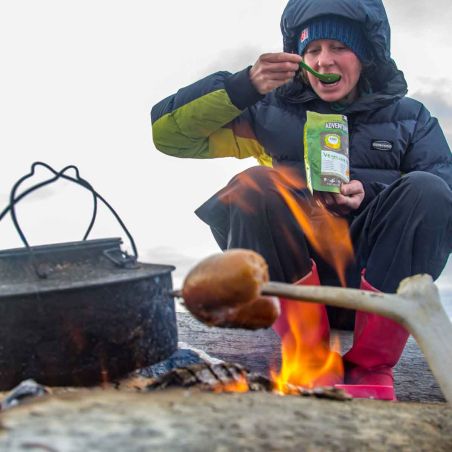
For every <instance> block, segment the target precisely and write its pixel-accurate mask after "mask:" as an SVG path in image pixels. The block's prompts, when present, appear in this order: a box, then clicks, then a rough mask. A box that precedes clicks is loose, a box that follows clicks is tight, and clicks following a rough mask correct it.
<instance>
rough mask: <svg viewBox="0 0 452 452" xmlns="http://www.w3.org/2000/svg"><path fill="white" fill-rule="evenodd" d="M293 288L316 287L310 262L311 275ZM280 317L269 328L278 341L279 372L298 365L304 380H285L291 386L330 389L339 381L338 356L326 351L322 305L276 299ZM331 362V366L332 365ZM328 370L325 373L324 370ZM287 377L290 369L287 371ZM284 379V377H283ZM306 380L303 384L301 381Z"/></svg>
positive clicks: (327, 336) (315, 274) (316, 278)
mask: <svg viewBox="0 0 452 452" xmlns="http://www.w3.org/2000/svg"><path fill="white" fill-rule="evenodd" d="M295 285H303V286H320V280H319V275H318V272H317V266H316V264H315V262H314V261H312V269H311V272H310V273H308V274H307V275H305V276H304V277H303V278H301V279H300V280H299V281H297V282H296V283H295ZM280 304H281V315H280V316H279V317H278V320H277V321H276V322H275V323H274V324H273V330H274V331H275V332H276V333H277V334H278V335H279V337H280V338H281V341H282V354H283V368H282V369H281V373H286V372H285V369H284V365H285V363H284V362H285V361H286V359H287V362H290V363H292V365H293V363H294V362H297V361H302V364H303V368H304V372H303V373H304V374H305V375H304V376H303V375H298V376H296V377H294V378H293V379H290V378H289V382H290V383H292V384H296V385H300V386H307V387H315V386H332V385H334V384H336V383H339V382H342V380H343V365H342V359H341V357H340V355H338V354H334V355H333V356H332V353H331V351H330V344H329V342H330V324H329V321H328V314H327V312H326V307H325V306H324V305H322V304H316V303H308V302H305V303H303V302H299V301H293V300H285V299H282V298H280ZM332 360H334V361H333V363H334V364H332ZM326 366H328V369H329V370H328V371H325V367H326ZM288 373H289V374H290V373H291V372H290V369H289V371H288ZM286 375H287V373H286ZM303 377H304V378H306V379H307V380H305V379H304V378H303Z"/></svg>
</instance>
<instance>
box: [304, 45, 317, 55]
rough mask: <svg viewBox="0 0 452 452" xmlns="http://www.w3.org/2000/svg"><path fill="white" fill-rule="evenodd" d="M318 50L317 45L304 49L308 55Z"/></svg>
mask: <svg viewBox="0 0 452 452" xmlns="http://www.w3.org/2000/svg"><path fill="white" fill-rule="evenodd" d="M318 52H320V49H319V48H318V47H311V48H309V49H308V50H307V51H306V53H308V54H310V55H312V54H315V53H318Z"/></svg>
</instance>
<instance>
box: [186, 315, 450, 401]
mask: <svg viewBox="0 0 452 452" xmlns="http://www.w3.org/2000/svg"><path fill="white" fill-rule="evenodd" d="M177 319H178V331H179V340H180V341H182V342H186V343H187V344H190V345H191V346H193V347H195V348H198V349H201V350H203V351H205V352H206V353H208V354H209V355H211V356H213V357H215V358H219V359H223V360H225V361H229V362H236V363H239V364H242V365H243V366H245V367H246V368H248V369H249V370H250V371H253V372H261V373H263V374H264V375H268V372H269V369H270V368H271V367H272V365H275V366H277V367H278V366H279V364H280V362H281V355H280V340H279V338H278V336H277V335H276V334H275V333H274V332H273V331H272V330H271V329H269V330H259V331H254V332H253V331H246V330H230V329H224V328H210V327H207V326H205V325H203V324H202V323H200V322H198V321H197V320H196V319H194V318H193V317H192V315H191V314H189V313H186V312H178V313H177ZM335 333H336V334H338V335H339V339H340V342H341V349H342V352H343V353H345V352H346V351H347V350H348V349H349V348H350V347H351V344H352V341H353V334H352V333H351V332H348V331H333V334H335ZM394 376H395V390H396V393H397V398H398V400H400V401H416V402H444V401H445V398H444V396H443V394H442V393H441V390H440V388H439V386H438V384H437V382H436V380H435V378H434V377H433V375H432V373H431V371H430V369H429V367H428V364H427V362H426V360H425V358H424V356H423V354H422V352H421V351H420V349H419V347H418V346H417V344H416V341H415V340H414V339H413V338H412V337H411V338H410V339H409V340H408V343H407V346H406V347H405V350H404V353H403V355H402V357H401V359H400V361H399V363H398V364H397V366H396V367H395V369H394Z"/></svg>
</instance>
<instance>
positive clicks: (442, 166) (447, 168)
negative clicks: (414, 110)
mask: <svg viewBox="0 0 452 452" xmlns="http://www.w3.org/2000/svg"><path fill="white" fill-rule="evenodd" d="M401 170H402V171H403V172H404V173H409V172H411V171H426V172H428V173H432V174H435V175H436V176H439V177H441V179H443V180H444V181H445V182H446V183H447V184H448V185H449V187H450V188H451V190H452V153H451V151H450V148H449V145H448V144H447V141H446V138H445V136H444V133H443V131H442V129H441V127H440V125H439V123H438V120H437V119H436V118H434V117H432V116H431V115H430V113H429V111H428V110H427V109H426V108H425V107H424V106H422V107H421V110H420V112H419V116H418V119H417V122H416V128H415V130H414V133H413V137H412V140H411V143H410V144H409V147H408V149H407V152H406V154H405V157H404V159H403V161H402V164H401Z"/></svg>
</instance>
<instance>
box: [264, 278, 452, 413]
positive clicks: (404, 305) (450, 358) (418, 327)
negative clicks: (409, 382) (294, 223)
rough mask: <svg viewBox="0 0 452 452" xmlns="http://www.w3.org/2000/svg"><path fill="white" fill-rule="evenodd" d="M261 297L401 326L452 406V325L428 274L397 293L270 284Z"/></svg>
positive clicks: (403, 284)
mask: <svg viewBox="0 0 452 452" xmlns="http://www.w3.org/2000/svg"><path fill="white" fill-rule="evenodd" d="M262 294H263V295H273V296H278V297H283V298H289V299H293V300H303V301H309V302H314V303H322V304H328V305H331V306H337V307H341V308H347V309H356V310H359V311H366V312H373V313H375V314H379V315H382V316H384V317H388V318H390V319H393V320H395V321H396V322H397V323H400V324H401V325H403V326H404V327H405V328H406V329H407V330H408V331H409V332H410V333H411V334H412V335H413V336H414V338H415V339H416V341H417V343H418V344H419V347H420V348H421V350H422V351H423V353H424V355H425V357H426V359H427V362H428V363H429V365H430V368H431V370H432V372H433V375H434V376H435V378H436V380H437V381H438V384H439V385H440V387H441V390H442V392H443V394H444V397H445V398H446V400H447V401H448V402H449V403H451V404H452V324H451V321H450V319H449V317H448V316H447V314H446V312H445V310H444V308H443V306H442V304H441V301H440V298H439V293H438V289H437V287H436V286H435V284H434V283H433V280H432V278H431V277H430V276H429V275H416V276H412V277H410V278H407V279H405V280H403V281H402V282H401V284H400V286H399V289H398V290H397V294H385V293H376V292H366V291H363V290H358V289H344V288H338V287H327V286H294V285H291V284H285V283H275V282H270V283H267V284H264V285H263V286H262Z"/></svg>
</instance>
